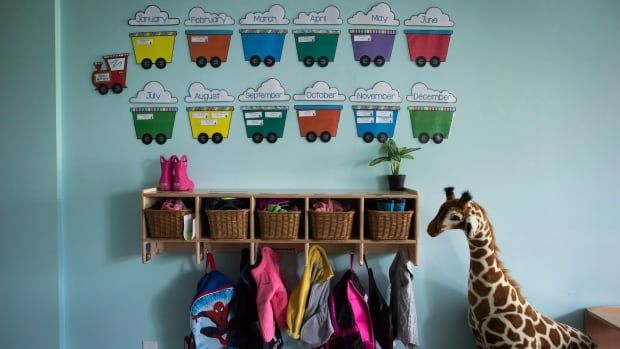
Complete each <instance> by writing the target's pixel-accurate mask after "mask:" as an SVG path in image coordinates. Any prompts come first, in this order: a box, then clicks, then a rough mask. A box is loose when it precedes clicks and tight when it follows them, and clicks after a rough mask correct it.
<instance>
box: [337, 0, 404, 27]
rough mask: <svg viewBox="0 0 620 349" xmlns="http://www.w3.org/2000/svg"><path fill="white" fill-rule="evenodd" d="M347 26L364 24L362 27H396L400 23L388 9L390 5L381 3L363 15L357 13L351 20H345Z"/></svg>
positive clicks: (362, 13)
mask: <svg viewBox="0 0 620 349" xmlns="http://www.w3.org/2000/svg"><path fill="white" fill-rule="evenodd" d="M347 22H349V24H364V25H388V26H397V25H399V24H400V21H399V20H398V19H396V16H395V15H394V12H392V9H391V8H390V5H388V4H386V3H385V2H382V3H380V4H377V5H375V6H373V7H372V8H371V9H370V11H368V12H366V13H364V12H363V11H359V12H357V13H356V14H354V15H353V16H351V18H349V19H348V20H347Z"/></svg>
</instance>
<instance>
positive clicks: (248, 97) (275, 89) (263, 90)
mask: <svg viewBox="0 0 620 349" xmlns="http://www.w3.org/2000/svg"><path fill="white" fill-rule="evenodd" d="M289 99H291V96H290V95H288V94H286V91H284V87H282V84H281V83H280V81H278V80H277V79H273V78H271V79H269V80H266V81H265V82H263V83H262V84H261V85H260V86H259V87H258V89H253V88H248V89H247V90H245V92H243V93H242V94H240V95H239V101H241V102H270V101H288V100H289Z"/></svg>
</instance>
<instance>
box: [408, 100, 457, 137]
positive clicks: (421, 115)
mask: <svg viewBox="0 0 620 349" xmlns="http://www.w3.org/2000/svg"><path fill="white" fill-rule="evenodd" d="M407 109H409V116H410V118H411V131H412V132H413V138H417V139H418V141H420V143H427V142H428V141H429V140H430V139H431V137H432V139H433V142H435V144H439V143H441V142H443V140H444V139H448V137H449V136H450V128H451V127H452V117H453V116H454V112H455V111H456V108H453V107H428V106H426V107H424V106H414V107H408V108H407Z"/></svg>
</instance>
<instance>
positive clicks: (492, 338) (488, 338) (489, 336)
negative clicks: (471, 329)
mask: <svg viewBox="0 0 620 349" xmlns="http://www.w3.org/2000/svg"><path fill="white" fill-rule="evenodd" d="M484 340H485V342H486V343H487V344H494V343H498V342H501V341H502V340H503V339H502V337H500V336H497V335H495V334H493V333H491V332H485V333H484Z"/></svg>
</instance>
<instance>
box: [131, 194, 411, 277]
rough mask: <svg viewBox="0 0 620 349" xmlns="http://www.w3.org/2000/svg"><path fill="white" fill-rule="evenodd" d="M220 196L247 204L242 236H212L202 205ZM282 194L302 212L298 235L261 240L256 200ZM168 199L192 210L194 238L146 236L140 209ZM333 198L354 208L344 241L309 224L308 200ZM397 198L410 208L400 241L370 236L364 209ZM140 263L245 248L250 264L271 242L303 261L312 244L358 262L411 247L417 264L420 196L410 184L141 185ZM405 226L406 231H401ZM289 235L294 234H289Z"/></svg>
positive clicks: (198, 258) (200, 259) (199, 260)
mask: <svg viewBox="0 0 620 349" xmlns="http://www.w3.org/2000/svg"><path fill="white" fill-rule="evenodd" d="M220 198H236V199H238V200H241V201H242V202H244V204H247V207H248V209H249V214H248V215H249V217H248V220H249V222H248V231H247V234H246V237H245V238H243V239H214V238H212V237H211V235H210V231H209V224H208V221H207V220H208V218H207V215H206V213H205V208H206V207H207V206H208V204H209V202H210V200H216V199H220ZM269 198H283V199H288V200H291V201H292V202H294V203H295V204H296V205H297V206H298V208H299V209H300V211H301V216H300V220H299V232H298V234H297V235H298V236H297V238H296V239H278V240H272V239H261V235H260V234H261V233H260V227H259V218H258V213H257V212H258V207H257V202H258V200H261V199H269ZM166 199H181V200H182V201H183V202H184V203H185V205H186V206H187V207H188V208H190V209H192V211H193V214H194V221H193V231H194V232H195V237H194V238H193V239H189V240H185V239H183V238H172V239H171V238H152V237H150V235H149V232H148V229H147V224H146V217H145V214H144V210H145V209H148V208H159V206H160V205H161V203H162V202H163V201H164V200H166ZM320 199H335V200H341V201H348V203H350V204H351V209H352V210H354V211H355V215H354V216H353V223H352V229H351V237H350V238H349V239H346V240H326V239H313V238H312V231H313V229H312V227H311V226H310V214H309V211H311V210H312V205H313V203H314V202H315V201H316V200H320ZM385 199H395V200H401V201H402V200H404V202H405V210H406V211H413V215H412V217H411V224H410V226H409V232H408V236H407V238H406V239H399V240H373V239H371V238H370V233H369V224H368V220H369V219H368V209H373V210H374V209H375V206H376V202H377V201H378V200H385ZM141 204H142V229H141V230H142V262H143V263H147V262H149V261H151V260H152V259H154V258H155V257H156V256H157V255H159V254H162V253H166V252H185V253H187V252H191V253H194V255H195V261H196V263H202V262H203V261H204V255H205V252H206V251H209V252H238V251H240V250H241V249H243V248H245V247H247V248H249V249H250V251H253V253H252V254H251V257H250V258H251V262H252V263H254V261H255V256H256V251H258V249H260V248H261V247H263V246H270V247H272V248H274V249H276V250H278V249H279V250H295V251H298V252H300V253H305V256H306V261H307V256H308V250H309V248H310V246H311V245H320V246H322V247H323V248H325V250H326V251H327V252H328V253H354V254H356V255H357V256H359V262H360V264H362V263H363V259H362V257H363V255H364V253H394V252H396V251H398V250H399V249H400V248H406V249H407V250H408V251H409V256H410V259H411V261H412V262H413V263H414V264H415V265H418V232H419V218H418V217H419V216H418V212H419V209H418V207H419V196H418V192H417V191H415V190H412V189H405V190H403V191H376V192H344V193H334V192H311V191H305V192H295V191H268V192H257V193H254V192H251V191H247V192H245V191H192V192H176V191H158V190H157V189H155V188H148V189H144V190H142V194H141ZM401 231H404V230H401ZM291 235H292V234H291Z"/></svg>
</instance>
